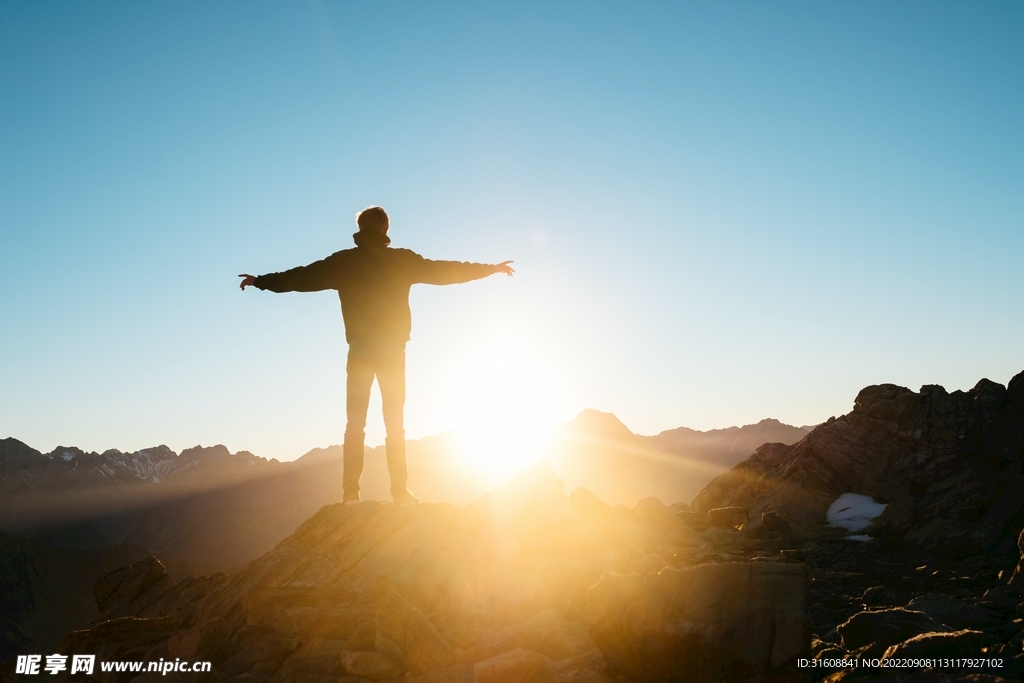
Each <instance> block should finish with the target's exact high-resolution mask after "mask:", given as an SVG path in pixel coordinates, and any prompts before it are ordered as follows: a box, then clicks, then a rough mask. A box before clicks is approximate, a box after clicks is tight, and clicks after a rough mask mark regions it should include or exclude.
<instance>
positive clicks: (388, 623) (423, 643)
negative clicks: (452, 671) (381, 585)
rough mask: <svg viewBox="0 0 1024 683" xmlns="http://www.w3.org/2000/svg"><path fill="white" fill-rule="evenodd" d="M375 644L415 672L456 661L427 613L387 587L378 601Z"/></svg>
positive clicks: (442, 666)
mask: <svg viewBox="0 0 1024 683" xmlns="http://www.w3.org/2000/svg"><path fill="white" fill-rule="evenodd" d="M376 624H377V636H376V648H377V650H379V651H380V652H382V653H384V654H386V655H389V656H390V657H392V658H393V659H395V660H397V661H399V662H402V664H404V665H405V667H406V668H407V669H408V670H409V671H411V672H413V673H423V672H424V671H428V670H430V669H440V668H444V667H448V666H451V665H452V664H454V663H455V652H454V651H453V650H452V646H451V645H449V644H448V641H446V640H445V639H444V637H443V636H442V635H441V634H440V633H438V631H437V629H436V628H434V625H433V624H432V623H431V622H430V619H428V618H427V616H426V615H425V614H423V613H422V612H420V611H419V610H418V609H416V608H415V607H413V606H412V605H410V604H409V603H408V602H406V600H405V599H404V598H402V596H400V595H399V594H398V593H396V592H394V591H392V590H388V591H384V592H383V594H382V595H381V596H380V598H379V599H378V601H377V622H376Z"/></svg>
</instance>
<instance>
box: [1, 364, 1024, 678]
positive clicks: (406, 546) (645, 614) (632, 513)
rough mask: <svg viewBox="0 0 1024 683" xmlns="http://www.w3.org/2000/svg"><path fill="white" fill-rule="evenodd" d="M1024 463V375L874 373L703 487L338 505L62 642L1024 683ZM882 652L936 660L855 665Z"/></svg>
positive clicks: (406, 667) (336, 659)
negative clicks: (957, 387)
mask: <svg viewBox="0 0 1024 683" xmlns="http://www.w3.org/2000/svg"><path fill="white" fill-rule="evenodd" d="M1022 478H1024V375H1018V376H1017V377H1016V378H1014V380H1013V381H1011V382H1010V384H1009V386H1008V387H1005V388H1004V387H1002V386H1000V385H996V384H994V383H992V382H987V381H984V380H983V381H982V382H981V383H979V385H978V386H977V387H975V389H974V390H972V391H970V392H954V393H953V394H948V393H946V392H945V391H944V390H942V389H941V387H924V388H923V389H922V391H920V392H912V391H909V390H907V389H903V388H900V387H894V386H891V385H883V386H880V387H869V388H867V389H865V390H864V391H862V392H861V394H860V396H858V399H857V402H856V404H855V408H854V410H853V411H852V412H851V413H850V414H848V415H845V416H842V417H840V418H837V419H832V420H829V421H828V423H826V424H824V425H821V426H819V427H818V428H817V429H815V430H814V431H813V432H812V433H811V434H809V435H808V436H807V437H806V438H805V439H803V440H802V441H801V442H799V443H798V444H796V445H794V446H783V445H781V444H768V445H766V446H763V447H762V448H760V449H758V451H757V452H756V453H755V454H754V455H753V456H751V457H750V458H749V459H748V460H747V461H745V462H744V463H742V464H741V465H739V466H737V467H736V468H734V469H733V470H731V471H730V472H729V473H728V474H726V475H723V476H722V477H719V478H718V479H716V480H714V481H713V482H711V484H709V485H708V486H707V487H706V488H705V489H704V491H702V492H701V494H700V495H699V496H698V497H697V498H696V499H695V501H694V503H693V505H692V506H689V505H686V504H676V505H673V506H672V507H666V506H665V505H663V504H662V503H661V502H660V501H658V500H657V499H656V498H647V499H644V500H642V501H640V502H639V503H637V505H636V506H635V507H633V508H627V507H623V506H615V507H612V506H608V505H606V504H604V503H603V502H602V501H601V500H599V499H598V498H597V497H596V496H595V495H594V494H593V493H591V492H589V491H588V490H587V489H584V488H579V489H576V490H574V491H572V492H571V493H569V494H568V495H567V494H566V492H565V490H564V484H563V482H562V481H561V480H560V479H559V478H558V477H557V476H555V474H554V473H553V472H552V471H551V469H550V467H549V466H547V464H539V465H536V466H534V467H533V468H531V469H530V470H528V471H526V472H524V473H523V474H522V475H520V476H519V477H518V478H517V479H515V480H513V481H511V482H509V483H508V484H506V485H505V486H503V487H501V488H500V489H498V490H496V491H493V492H491V493H489V494H487V495H485V496H484V497H482V498H480V499H478V500H477V501H475V502H473V503H471V504H469V505H467V506H466V507H463V508H461V509H460V508H457V507H455V506H452V505H448V504H421V505H415V506H409V507H399V508H396V507H394V506H392V505H389V504H384V503H377V502H365V503H362V504H359V505H355V506H342V505H328V506H326V507H323V508H322V509H320V511H319V512H317V513H316V514H315V515H314V516H313V517H311V518H310V519H309V520H308V521H306V522H305V523H304V524H302V525H301V526H300V527H299V528H298V530H297V531H296V532H295V533H294V535H292V536H291V537H289V538H287V539H286V540H284V541H282V542H281V543H280V544H279V545H278V546H277V547H276V548H275V549H274V550H272V551H271V552H269V553H267V554H266V555H264V556H263V557H261V558H259V559H257V560H255V561H253V562H251V563H250V564H249V565H248V566H246V567H245V568H244V569H243V570H242V571H240V572H239V573H237V574H235V575H233V576H232V577H230V578H229V577H227V576H225V575H222V574H220V575H214V576H212V577H207V578H193V579H186V580H183V581H180V582H178V583H174V582H173V581H172V580H171V579H170V578H169V577H168V576H167V574H166V571H165V570H164V568H163V566H162V565H161V564H160V563H159V562H158V561H157V560H156V559H155V558H150V559H147V560H144V561H142V562H137V563H135V564H133V565H131V566H129V567H127V568H124V569H121V570H118V571H116V572H113V573H111V574H108V575H106V576H105V577H104V578H103V579H101V580H100V582H99V583H98V584H97V585H96V589H95V597H96V601H97V604H98V606H99V609H100V611H101V612H102V615H101V616H100V618H99V619H98V620H97V621H96V623H95V624H94V625H93V626H92V627H91V628H89V629H87V630H83V631H76V632H73V633H71V634H70V635H69V636H68V637H67V638H66V639H65V640H64V642H63V643H62V644H61V645H60V646H59V648H58V651H59V652H61V653H65V654H69V655H70V654H75V653H95V654H96V655H98V658H99V659H100V660H107V661H110V660H134V661H143V660H145V661H159V660H161V659H162V660H164V661H175V660H177V659H180V660H183V661H196V660H207V661H210V662H212V663H213V667H212V671H211V672H210V673H209V674H203V675H197V674H180V675H178V677H180V678H181V679H182V680H192V681H197V680H204V681H224V682H227V681H234V682H236V683H242V682H254V683H255V682H260V681H312V682H314V683H315V682H318V681H331V682H332V683H333V682H335V681H344V682H345V683H368V682H369V681H387V682H389V683H390V682H392V681H393V682H395V683H397V682H398V681H399V680H401V681H402V682H403V683H447V682H449V681H450V682H452V683H471V682H476V683H503V682H506V681H507V682H520V681H521V682H526V681H543V682H544V683H611V682H612V681H765V682H768V681H811V680H815V681H817V680H823V679H825V680H828V681H831V682H833V683H835V682H837V681H847V680H856V679H874V680H885V681H990V682H995V681H1008V680H1012V681H1016V680H1020V679H1021V678H1022V676H1024V654H1022V641H1024V602H1022V594H1021V589H1022V588H1024V559H1022V558H1024V533H1022V531H1021V528H1022V526H1024V494H1022V491H1024V479H1022ZM844 493H858V494H862V495H868V496H873V497H875V498H876V499H877V500H878V501H880V502H881V503H884V504H886V505H887V507H886V508H885V512H883V513H882V514H881V516H880V517H878V518H877V519H876V520H875V522H874V523H873V524H872V525H871V526H869V527H868V528H867V529H865V530H864V532H863V533H865V534H867V536H864V538H867V539H868V540H867V541H858V540H850V539H849V538H847V536H848V533H849V532H848V531H847V530H846V529H841V528H835V527H830V526H828V525H827V524H826V511H827V510H828V508H829V506H830V503H831V502H833V501H835V499H836V498H837V497H838V496H840V495H842V494H844ZM877 660H882V661H887V662H904V663H905V662H917V664H914V665H912V666H910V667H909V668H879V667H876V666H871V667H868V666H859V667H856V668H851V667H844V666H841V665H840V664H836V662H843V661H845V662H850V661H857V662H869V661H877ZM937 660H944V662H945V663H943V661H937ZM133 676H134V677H133ZM99 677H100V679H101V680H111V681H113V680H134V681H139V682H143V681H149V680H157V679H164V680H166V679H174V678H175V674H173V673H172V674H170V675H169V676H167V677H164V676H161V675H160V674H154V673H144V674H125V673H123V674H113V673H105V674H101V675H100V676H99ZM48 678H51V677H49V676H48ZM8 679H9V680H19V677H18V676H17V675H15V674H8ZM52 679H53V680H59V679H60V676H53V677H52Z"/></svg>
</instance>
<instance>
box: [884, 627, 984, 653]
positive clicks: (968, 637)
mask: <svg viewBox="0 0 1024 683" xmlns="http://www.w3.org/2000/svg"><path fill="white" fill-rule="evenodd" d="M984 644H985V634H983V633H982V632H981V631H971V630H966V629H965V630H963V631H953V632H952V633H922V634H920V635H916V636H914V637H912V638H908V639H907V640H905V641H903V642H902V643H899V644H897V645H893V646H892V647H890V648H888V649H887V650H886V651H885V655H884V657H885V659H904V658H905V659H930V658H947V659H955V658H963V659H968V658H971V657H984V656H985V655H984V653H983V652H982V651H981V648H982V647H983V646H984Z"/></svg>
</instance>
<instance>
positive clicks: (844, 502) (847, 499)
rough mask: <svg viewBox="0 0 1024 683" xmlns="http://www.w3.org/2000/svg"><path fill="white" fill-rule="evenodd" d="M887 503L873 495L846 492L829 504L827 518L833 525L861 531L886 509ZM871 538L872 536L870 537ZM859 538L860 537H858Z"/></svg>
mask: <svg viewBox="0 0 1024 683" xmlns="http://www.w3.org/2000/svg"><path fill="white" fill-rule="evenodd" d="M885 508H886V505H885V504H884V503H879V502H878V501H876V500H875V499H874V498H872V497H871V496H864V495H861V494H859V493H844V494H843V495H841V496H839V497H838V498H836V499H835V500H834V501H833V502H832V504H831V505H829V506H828V512H827V513H825V519H827V520H828V523H829V524H831V525H832V526H838V527H842V528H844V529H849V530H850V531H860V530H861V529H864V528H866V527H867V526H868V525H869V524H871V522H872V520H874V519H875V517H878V516H879V515H880V514H882V512H883V511H884V510H885ZM869 538H870V537H869ZM856 540H859V539H856Z"/></svg>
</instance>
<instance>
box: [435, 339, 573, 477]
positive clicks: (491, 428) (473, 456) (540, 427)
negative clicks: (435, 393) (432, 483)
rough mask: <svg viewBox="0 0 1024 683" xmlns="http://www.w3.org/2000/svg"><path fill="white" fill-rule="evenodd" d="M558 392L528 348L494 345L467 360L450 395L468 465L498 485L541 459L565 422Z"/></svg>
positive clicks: (550, 375)
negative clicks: (549, 439)
mask: <svg viewBox="0 0 1024 683" xmlns="http://www.w3.org/2000/svg"><path fill="white" fill-rule="evenodd" d="M560 393H561V392H560V391H559V390H558V387H557V381H556V379H555V375H554V373H553V372H552V371H551V370H550V369H549V368H548V367H546V365H545V363H544V362H543V359H542V358H541V357H540V356H539V354H537V353H535V352H533V351H532V350H530V349H528V348H524V347H522V346H517V345H513V344H509V343H501V344H494V345H490V346H487V347H486V348H484V349H482V350H481V351H480V352H479V353H478V354H477V355H475V356H473V357H471V358H468V359H467V360H466V362H465V363H464V365H463V370H462V372H461V373H460V374H459V375H458V377H457V378H456V379H455V381H454V382H453V384H452V387H451V391H450V394H449V397H448V398H449V400H448V405H449V411H450V422H451V424H453V425H454V426H455V428H456V430H457V432H458V433H459V437H460V443H461V450H462V455H463V457H464V458H465V460H466V463H467V465H468V466H471V467H473V468H474V469H477V470H478V471H479V472H480V473H481V475H482V476H485V477H487V478H488V479H490V480H492V481H494V482H498V481H502V480H504V479H506V478H507V477H508V476H509V475H511V474H513V473H515V472H517V471H519V470H520V469H522V468H523V467H525V466H526V465H528V464H530V463H532V462H535V461H536V460H539V459H542V458H543V457H544V452H545V445H546V441H547V437H548V436H549V433H550V430H551V427H552V425H553V424H554V423H555V422H556V421H558V420H559V419H563V415H562V412H563V411H562V410H561V396H560Z"/></svg>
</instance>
